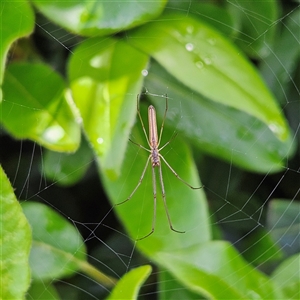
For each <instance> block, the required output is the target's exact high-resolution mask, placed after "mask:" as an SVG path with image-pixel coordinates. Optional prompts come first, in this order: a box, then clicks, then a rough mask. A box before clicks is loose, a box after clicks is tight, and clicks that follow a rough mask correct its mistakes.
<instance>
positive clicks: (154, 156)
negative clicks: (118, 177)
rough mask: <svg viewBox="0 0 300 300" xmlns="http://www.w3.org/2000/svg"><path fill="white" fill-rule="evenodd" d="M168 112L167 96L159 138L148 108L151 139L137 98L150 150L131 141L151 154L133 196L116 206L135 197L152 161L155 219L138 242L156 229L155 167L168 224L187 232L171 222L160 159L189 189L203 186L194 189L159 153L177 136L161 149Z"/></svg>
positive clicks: (154, 121) (154, 113) (172, 228)
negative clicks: (147, 231) (150, 227)
mask: <svg viewBox="0 0 300 300" xmlns="http://www.w3.org/2000/svg"><path fill="white" fill-rule="evenodd" d="M167 111H168V97H167V95H166V109H165V113H164V117H163V121H162V125H161V128H160V133H159V137H158V136H157V123H156V111H155V108H154V106H152V105H150V106H149V107H148V121H149V138H148V135H147V132H146V129H145V126H144V122H143V119H142V116H141V113H140V107H139V95H138V96H137V113H138V116H139V118H140V121H141V124H142V128H143V131H144V134H145V137H146V140H147V143H148V145H149V147H150V149H147V148H145V147H144V146H142V145H140V144H138V143H136V142H134V141H132V140H130V141H131V142H132V143H133V144H135V145H137V146H139V147H140V148H142V149H144V150H146V151H148V152H150V154H149V157H148V159H147V162H146V165H145V167H144V170H143V172H142V175H141V177H140V180H139V182H138V184H137V186H136V187H135V188H134V190H133V191H132V192H131V194H130V195H129V197H128V198H127V199H126V200H124V201H122V202H120V203H117V204H116V205H121V204H123V203H125V202H127V201H129V200H130V199H131V198H132V196H133V195H134V193H135V192H136V190H137V189H138V187H139V186H140V185H141V183H142V181H143V179H144V176H145V172H146V170H147V167H148V165H149V161H150V160H151V166H152V185H153V199H154V209H153V219H152V229H151V231H150V232H149V233H148V234H146V235H145V236H143V237H142V238H139V239H138V240H142V239H144V238H146V237H148V236H149V235H151V234H152V233H153V232H154V229H155V222H156V176H155V167H158V169H159V180H160V185H161V190H162V197H163V203H164V207H165V211H166V214H167V218H168V222H169V226H170V228H171V230H173V231H175V232H178V233H185V231H179V230H176V229H174V227H173V225H172V222H171V218H170V214H169V211H168V207H167V202H166V193H165V187H164V181H163V175H162V170H161V163H160V159H162V160H163V161H164V163H165V164H166V165H167V167H168V168H169V169H170V170H171V172H172V173H173V174H174V175H175V176H176V177H177V178H178V179H179V180H180V181H181V182H183V183H184V184H185V185H187V186H188V187H190V188H191V189H193V190H196V189H201V188H202V187H203V186H200V187H193V186H191V185H190V184H188V183H187V182H186V181H184V180H183V179H182V178H181V177H180V176H179V175H178V174H177V173H176V172H175V171H174V169H173V168H172V167H171V166H170V165H169V163H168V162H167V161H166V159H165V158H164V157H163V156H162V155H161V154H160V153H159V152H160V151H161V150H162V149H163V148H165V147H166V146H167V145H168V144H169V143H170V142H171V141H172V140H173V139H174V138H175V137H176V135H177V134H175V135H173V137H172V138H171V139H170V140H169V141H168V142H166V143H165V144H164V145H163V146H162V147H160V148H159V144H160V141H161V137H162V133H163V128H164V124H165V119H166V115H167Z"/></svg>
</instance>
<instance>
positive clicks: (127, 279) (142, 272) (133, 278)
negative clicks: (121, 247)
mask: <svg viewBox="0 0 300 300" xmlns="http://www.w3.org/2000/svg"><path fill="white" fill-rule="evenodd" d="M151 270H152V268H151V266H148V265H147V266H142V267H138V268H136V269H132V270H130V271H129V272H128V273H126V274H125V275H124V276H123V277H122V278H121V279H120V280H119V281H118V283H117V285H116V286H115V288H114V289H113V291H112V293H111V294H110V295H109V297H108V298H107V299H110V300H113V299H116V300H118V299H137V296H138V292H139V290H140V288H141V286H142V284H143V283H144V282H145V280H146V279H147V278H148V277H149V275H150V273H151Z"/></svg>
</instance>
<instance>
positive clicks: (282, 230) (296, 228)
mask: <svg viewBox="0 0 300 300" xmlns="http://www.w3.org/2000/svg"><path fill="white" fill-rule="evenodd" d="M299 212H300V203H299V202H296V201H293V200H291V199H273V200H272V201H271V202H270V203H269V208H268V214H267V228H268V230H269V231H270V234H271V236H272V238H273V240H274V242H276V243H278V244H279V245H280V246H281V247H282V248H283V250H284V252H285V253H287V254H289V255H291V254H295V253H298V252H299V251H300V237H299V232H300V219H299ZM287 245H289V247H287Z"/></svg>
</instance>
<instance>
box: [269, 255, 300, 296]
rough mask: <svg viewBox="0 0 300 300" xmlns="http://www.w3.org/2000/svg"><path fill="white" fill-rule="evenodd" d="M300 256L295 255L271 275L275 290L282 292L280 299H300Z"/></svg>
mask: <svg viewBox="0 0 300 300" xmlns="http://www.w3.org/2000/svg"><path fill="white" fill-rule="evenodd" d="M299 265H300V254H299V253H297V254H295V255H293V256H291V257H289V258H288V259H286V260H285V261H284V262H283V263H281V264H280V265H279V267H277V268H276V270H275V271H274V272H273V274H272V279H273V281H274V282H275V286H276V288H277V289H280V290H282V291H283V293H284V296H283V297H282V298H281V299H295V300H296V299H299V298H300V268H299Z"/></svg>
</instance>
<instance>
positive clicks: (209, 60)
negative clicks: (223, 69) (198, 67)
mask: <svg viewBox="0 0 300 300" xmlns="http://www.w3.org/2000/svg"><path fill="white" fill-rule="evenodd" d="M203 60H204V63H205V64H206V65H211V64H212V60H211V59H210V58H209V57H205V58H204V59H203Z"/></svg>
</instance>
